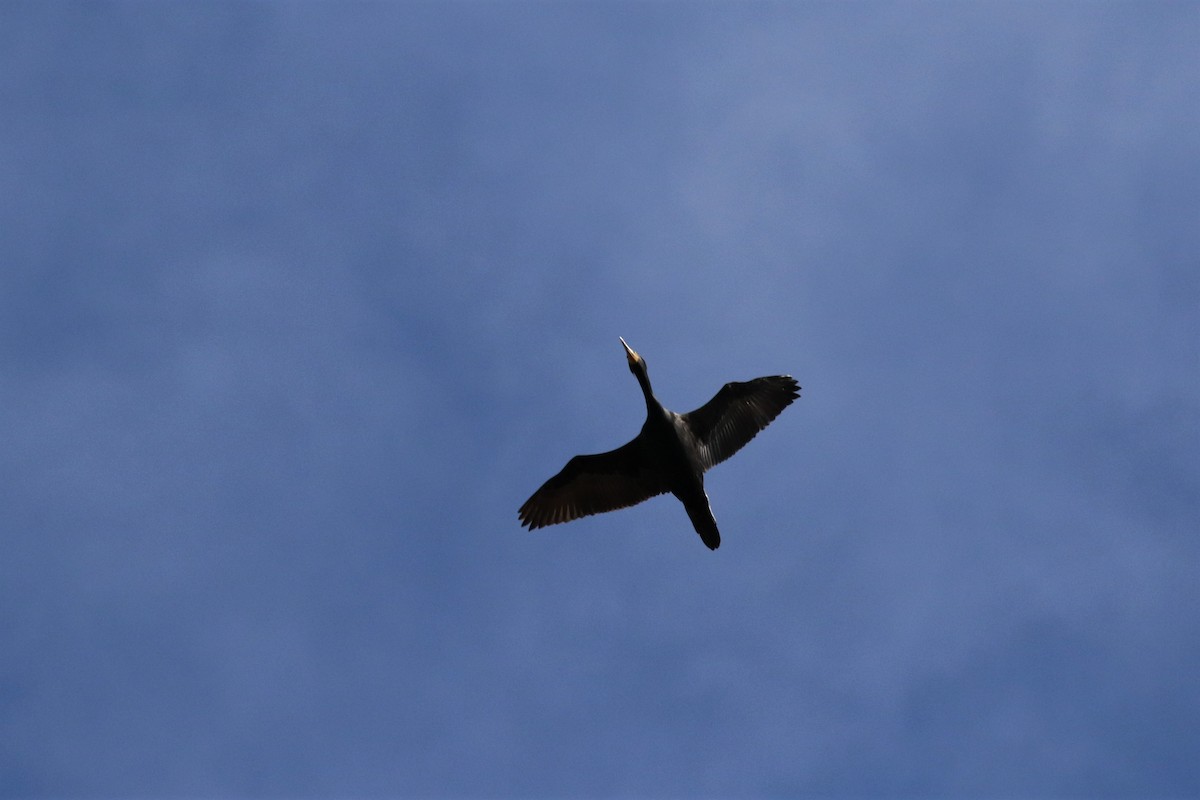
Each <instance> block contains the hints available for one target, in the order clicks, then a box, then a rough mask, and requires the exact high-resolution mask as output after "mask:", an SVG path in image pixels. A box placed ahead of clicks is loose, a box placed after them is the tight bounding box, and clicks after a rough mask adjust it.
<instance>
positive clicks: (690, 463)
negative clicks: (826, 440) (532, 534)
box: [517, 337, 800, 550]
mask: <svg viewBox="0 0 1200 800" xmlns="http://www.w3.org/2000/svg"><path fill="white" fill-rule="evenodd" d="M618 338H620V340H621V346H622V347H624V348H625V358H626V360H627V361H628V362H629V371H630V372H632V373H633V376H634V377H635V378H637V382H638V384H639V385H640V386H641V388H642V395H643V396H644V397H645V400H646V422H645V424H643V425H642V430H641V432H640V433H639V434H638V435H637V436H635V437H634V438H633V439H632V440H630V441H629V442H627V443H625V444H624V445H622V446H621V447H618V448H617V449H616V450H610V451H608V452H607V453H596V454H594V455H579V456H575V457H574V458H572V459H571V460H570V461H568V462H567V465H566V466H565V467H563V468H562V470H561V471H560V472H559V473H558V474H557V475H555V476H554V477H553V478H551V479H550V480H548V481H546V482H545V483H544V484H542V486H541V488H539V489H538V490H537V491H536V492H534V493H533V495H532V496H531V497H530V498H529V499H528V500H526V501H525V504H524V505H522V506H521V508H520V510H519V511H518V512H517V518H518V519H519V520H520V522H521V525H522V526H523V527H527V528H528V529H529V530H535V529H537V528H544V527H546V526H548V525H557V524H559V523H562V522H570V521H571V520H574V519H579V518H580V517H586V516H590V515H592V514H600V513H603V512H606V511H615V510H616V509H619V508H627V507H629V506H633V505H637V504H638V503H641V502H643V501H644V500H649V499H650V498H651V497H655V496H657V495H660V494H665V493H667V492H670V493H671V494H672V495H674V496H675V497H676V498H677V499H678V500H679V501H680V502H681V503H683V507H684V510H686V511H687V515H688V518H689V519H691V522H692V527H694V528H695V529H696V533H698V534H699V535H700V539H701V540H702V541H703V542H704V544H706V545H707V546H708V548H709V549H710V550H716V549H717V548H718V547H720V545H721V533H720V531H719V530H718V528H717V521H716V519H715V518H714V517H713V513H712V509H711V507H710V506H709V502H708V495H707V494H706V493H705V491H704V473H705V472H707V471H708V470H709V469H712V468H713V467H715V466H716V465H717V464H720V463H721V462H722V461H724V460H725V459H727V458H729V457H730V456H732V455H733V454H734V453H736V452H737V451H738V450H741V449H742V448H743V447H744V446H745V445H746V443H747V442H749V441H750V440H751V439H753V438H754V437H755V436H756V435H757V434H758V432H759V431H761V430H762V429H763V428H765V427H767V425H769V424H771V422H772V421H773V420H774V419H775V418H776V417H777V416H779V413H780V412H781V411H783V410H784V409H785V408H787V407H788V406H789V405H791V403H792V401H793V400H795V399H796V398H797V397H799V396H800V386H799V384H797V383H796V380H795V379H794V378H793V377H792V376H790V375H769V376H767V377H763V378H755V379H753V380H750V381H745V382H737V381H732V382H730V383H727V384H725V385H724V386H722V387H721V390H720V391H718V392H717V393H716V395H715V396H713V398H712V399H711V400H709V401H708V402H707V403H705V404H704V405H702V406H700V408H697V409H696V410H695V411H690V412H688V413H687V414H676V413H675V412H674V411H670V410H668V409H666V408H664V407H663V405H662V403H660V402H659V401H658V399H657V398H655V396H654V391H653V389H651V388H650V374H649V372H648V370H647V368H646V360H645V359H644V358H642V357H641V356H640V355H638V353H637V352H636V351H635V350H634V349H633V348H632V347H630V346H629V345H628V344H626V342H625V339H624V338H622V337H618Z"/></svg>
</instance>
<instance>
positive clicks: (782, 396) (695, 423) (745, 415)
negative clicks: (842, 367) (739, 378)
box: [683, 375, 800, 469]
mask: <svg viewBox="0 0 1200 800" xmlns="http://www.w3.org/2000/svg"><path fill="white" fill-rule="evenodd" d="M799 396H800V386H799V385H798V384H797V383H796V381H795V379H794V378H792V376H791V375H772V376H770V377H766V378H755V379H754V380H752V381H746V382H745V383H738V382H733V383H727V384H725V385H724V386H722V387H721V391H719V392H717V394H716V396H715V397H714V398H713V399H712V400H709V401H708V402H707V403H705V404H704V405H702V406H701V407H700V408H697V409H696V410H695V411H692V412H691V413H688V414H684V415H683V420H684V422H686V423H687V425H688V427H689V428H690V429H691V431H692V434H693V435H694V436H695V437H696V440H697V441H698V442H699V444H700V453H701V463H702V464H703V465H704V468H705V469H711V468H712V467H714V466H716V465H717V464H720V463H721V462H722V461H724V460H725V459H727V458H729V457H730V456H731V455H733V454H734V453H736V452H737V451H738V450H741V449H742V448H743V447H745V446H746V442H749V441H750V440H751V439H753V438H754V437H755V436H756V435H757V434H758V432H759V431H761V430H762V429H763V428H765V427H767V426H768V425H770V424H771V420H773V419H775V418H776V417H777V416H779V412H780V411H783V410H784V409H785V408H787V407H788V406H789V405H791V403H792V401H793V400H795V399H796V398H797V397H799Z"/></svg>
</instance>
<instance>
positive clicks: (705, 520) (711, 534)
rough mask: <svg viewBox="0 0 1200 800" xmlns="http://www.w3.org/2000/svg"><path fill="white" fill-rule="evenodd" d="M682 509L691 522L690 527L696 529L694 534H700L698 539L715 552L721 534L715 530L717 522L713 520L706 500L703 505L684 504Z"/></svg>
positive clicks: (719, 544) (719, 543)
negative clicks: (685, 511)
mask: <svg viewBox="0 0 1200 800" xmlns="http://www.w3.org/2000/svg"><path fill="white" fill-rule="evenodd" d="M684 508H686V509H687V513H688V517H689V518H690V519H691V520H692V527H693V528H695V529H696V533H698V534H700V538H701V539H703V540H704V543H705V544H706V545H708V549H709V550H716V549H717V548H718V547H720V546H721V532H720V531H719V530H717V521H716V519H714V518H713V515H712V509H711V508H709V507H708V502H707V499H706V502H705V503H704V505H699V504H694V503H685V504H684Z"/></svg>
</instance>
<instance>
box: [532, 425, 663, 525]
mask: <svg viewBox="0 0 1200 800" xmlns="http://www.w3.org/2000/svg"><path fill="white" fill-rule="evenodd" d="M666 490H667V487H666V486H664V485H663V484H662V480H661V478H660V477H659V476H658V475H656V474H655V473H654V472H653V471H651V470H649V469H647V467H646V465H645V462H644V460H643V458H642V455H641V448H640V447H639V442H638V440H637V439H634V440H633V441H631V442H629V443H628V444H625V445H622V446H621V447H618V448H617V449H616V450H610V451H609V452H607V453H597V454H596V455H590V456H575V457H574V458H572V459H571V460H570V461H568V462H567V465H566V466H565V467H563V468H562V471H561V472H559V473H558V474H557V475H555V476H554V477H553V478H551V479H550V480H548V481H546V482H545V483H544V484H542V488H540V489H538V490H537V491H536V492H534V493H533V496H532V497H530V498H529V499H528V500H526V501H525V505H523V506H521V510H520V511H518V512H517V516H518V517H520V519H521V524H522V525H525V526H527V527H528V528H529V529H530V530H533V529H534V528H544V527H545V526H547V525H555V524H557V523H559V522H570V521H571V520H573V519H579V518H580V517H586V516H588V515H589V514H600V513H602V512H604V511H615V510H616V509H618V508H625V507H626V506H632V505H636V504H638V503H640V502H642V501H643V500H649V499H650V498H651V497H654V496H655V495H658V494H662V493H663V492H665V491H666Z"/></svg>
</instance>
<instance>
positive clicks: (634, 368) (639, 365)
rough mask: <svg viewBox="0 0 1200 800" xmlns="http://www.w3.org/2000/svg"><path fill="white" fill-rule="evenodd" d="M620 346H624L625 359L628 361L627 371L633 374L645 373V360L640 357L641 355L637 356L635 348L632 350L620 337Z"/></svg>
mask: <svg viewBox="0 0 1200 800" xmlns="http://www.w3.org/2000/svg"><path fill="white" fill-rule="evenodd" d="M617 338H618V339H621V337H620V336H618V337H617ZM621 346H622V347H624V348H625V359H626V360H627V361H628V362H629V371H630V372H632V373H633V374H634V375H637V374H638V372H641V373H643V374H645V372H646V360H645V359H644V358H642V357H641V356H639V355H638V354H637V351H636V350H634V349H633V348H632V347H630V346H629V345H627V344H625V340H624V339H621Z"/></svg>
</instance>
